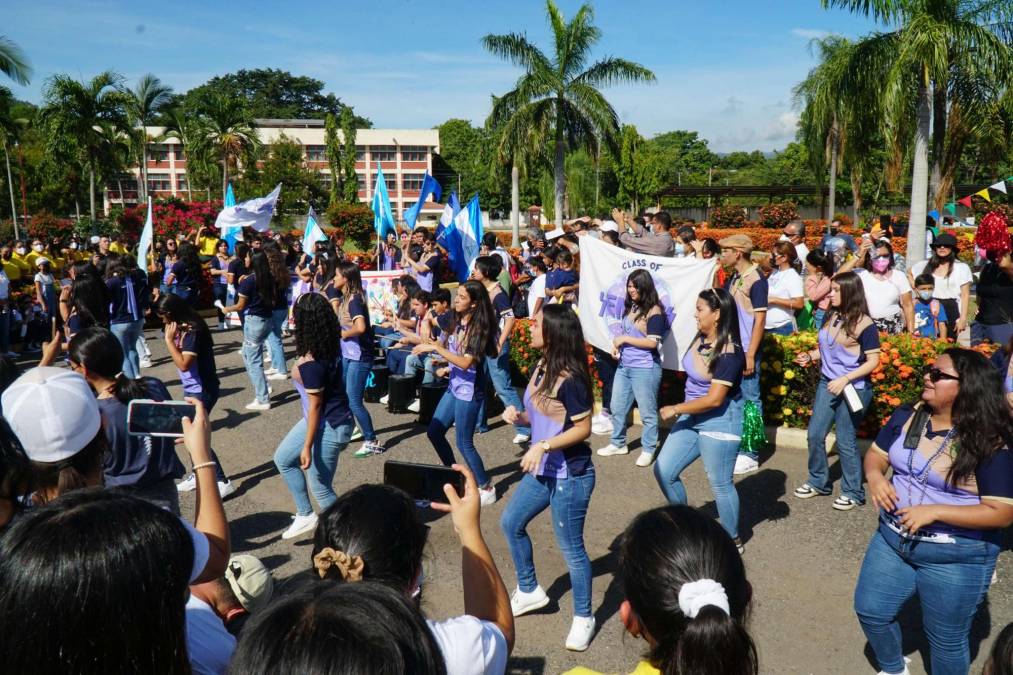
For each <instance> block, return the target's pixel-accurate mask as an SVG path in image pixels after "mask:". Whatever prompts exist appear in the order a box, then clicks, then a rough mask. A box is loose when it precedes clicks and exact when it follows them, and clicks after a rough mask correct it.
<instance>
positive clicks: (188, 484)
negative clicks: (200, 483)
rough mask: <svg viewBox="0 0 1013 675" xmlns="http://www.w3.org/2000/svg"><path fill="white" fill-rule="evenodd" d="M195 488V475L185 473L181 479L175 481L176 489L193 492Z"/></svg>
mask: <svg viewBox="0 0 1013 675" xmlns="http://www.w3.org/2000/svg"><path fill="white" fill-rule="evenodd" d="M196 489H197V476H195V475H193V474H192V473H190V474H187V475H186V477H185V478H183V480H181V481H179V482H178V483H176V490H178V491H179V492H193V491H194V490H196Z"/></svg>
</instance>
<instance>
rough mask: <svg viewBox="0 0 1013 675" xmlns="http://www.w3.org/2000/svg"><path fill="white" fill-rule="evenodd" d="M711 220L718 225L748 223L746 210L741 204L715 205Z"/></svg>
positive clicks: (737, 225) (734, 225)
mask: <svg viewBox="0 0 1013 675" xmlns="http://www.w3.org/2000/svg"><path fill="white" fill-rule="evenodd" d="M710 222H711V223H713V224H714V225H715V226H717V227H742V226H744V225H745V224H746V210H745V209H743V208H742V207H741V206H715V207H714V208H713V209H711V213H710Z"/></svg>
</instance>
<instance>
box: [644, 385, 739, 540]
mask: <svg viewBox="0 0 1013 675" xmlns="http://www.w3.org/2000/svg"><path fill="white" fill-rule="evenodd" d="M740 429H742V401H726V402H725V406H724V408H723V409H719V412H716V413H707V414H703V415H682V416H681V417H679V419H678V420H677V421H676V423H675V426H673V427H672V431H671V433H669V434H668V438H666V439H665V444H664V445H663V446H662V447H661V452H660V453H659V454H658V459H657V461H656V462H655V463H654V478H655V480H657V481H658V486H659V487H660V488H661V491H662V492H663V493H664V495H665V499H667V500H668V501H669V503H671V504H688V503H689V498H688V496H687V495H686V486H685V485H684V484H683V482H682V478H681V475H682V472H683V471H685V470H686V467H688V466H689V465H690V464H692V463H693V462H695V461H696V459H697V458H698V457H700V458H702V459H703V468H704V471H705V472H706V473H707V481H708V482H709V483H710V486H711V492H712V493H714V503H715V504H716V505H717V508H718V518H720V519H721V526H722V527H723V528H725V532H727V533H728V535H729V536H730V537H732V538H733V539H734V538H735V537H737V536H739V493H738V492H737V491H736V490H735V483H734V481H733V480H732V472H733V471H734V469H735V458H736V457H738V454H739V442H740V441H739V440H738V439H727V440H725V439H718V438H713V437H711V436H705V435H704V434H705V433H711V432H713V433H724V434H729V435H736V436H737V435H738V434H739V430H740ZM701 432H703V433H701Z"/></svg>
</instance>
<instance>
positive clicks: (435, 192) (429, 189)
mask: <svg viewBox="0 0 1013 675" xmlns="http://www.w3.org/2000/svg"><path fill="white" fill-rule="evenodd" d="M429 195H432V196H433V201H434V202H438V201H440V197H442V196H443V188H441V187H440V184H439V183H438V182H437V180H436V179H435V178H433V177H432V176H430V175H429V172H428V171H426V175H425V176H423V178H422V191H421V192H419V199H418V201H417V202H415V205H414V206H412V207H411V208H410V209H408V210H407V211H405V214H404V220H405V226H406V227H407V228H408V229H409V230H414V229H415V221H416V220H418V217H419V211H421V210H422V205H423V204H425V203H426V199H428V198H429Z"/></svg>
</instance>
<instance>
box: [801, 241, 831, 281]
mask: <svg viewBox="0 0 1013 675" xmlns="http://www.w3.org/2000/svg"><path fill="white" fill-rule="evenodd" d="M805 261H806V262H807V263H809V264H810V265H812V266H813V267H815V268H817V269H818V270H820V271H821V272H823V276H825V277H827V278H830V277H832V276H834V258H833V256H831V255H827V252H826V251H824V250H823V249H821V248H817V249H813V250H812V251H809V255H807V256H806V257H805Z"/></svg>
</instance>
